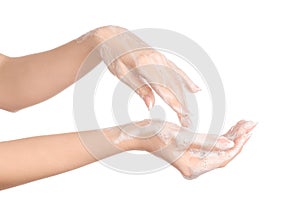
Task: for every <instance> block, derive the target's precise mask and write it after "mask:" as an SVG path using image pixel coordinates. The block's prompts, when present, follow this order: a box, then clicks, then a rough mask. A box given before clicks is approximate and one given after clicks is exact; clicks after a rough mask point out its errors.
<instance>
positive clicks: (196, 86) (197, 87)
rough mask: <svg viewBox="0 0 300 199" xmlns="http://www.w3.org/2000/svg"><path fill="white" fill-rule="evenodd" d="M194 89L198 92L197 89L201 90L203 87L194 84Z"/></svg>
mask: <svg viewBox="0 0 300 199" xmlns="http://www.w3.org/2000/svg"><path fill="white" fill-rule="evenodd" d="M194 91H195V92H197V91H201V88H200V87H199V86H198V85H196V84H195V85H194Z"/></svg>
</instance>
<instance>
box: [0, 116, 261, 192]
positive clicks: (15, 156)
mask: <svg viewBox="0 0 300 199" xmlns="http://www.w3.org/2000/svg"><path fill="white" fill-rule="evenodd" d="M254 126H255V124H253V123H251V122H246V121H240V122H239V123H237V124H236V125H235V126H234V127H232V128H231V129H230V131H229V132H228V133H227V134H225V135H224V136H220V137H219V136H216V135H206V134H195V133H193V132H191V131H189V130H188V129H185V128H181V127H179V126H177V125H175V124H172V123H169V122H164V121H151V120H144V121H141V122H137V123H130V124H126V125H122V126H117V127H111V128H107V129H103V130H95V131H86V132H79V133H66V134H57V135H48V136H39V137H33V138H25V139H20V140H14V141H7V142H2V143H0V190H1V189H6V188H9V187H13V186H17V185H21V184H24V183H27V182H30V181H34V180H38V179H41V178H46V177H49V176H53V175H56V174H59V173H63V172H67V171H70V170H72V169H76V168H79V167H82V166H84V165H87V164H90V163H92V162H95V161H96V160H101V159H103V158H106V157H109V156H112V155H114V154H117V153H120V152H123V151H128V150H145V151H148V152H150V153H153V154H154V155H156V156H158V157H160V158H162V159H164V160H166V161H167V162H169V163H171V164H172V165H173V166H174V167H175V168H177V169H178V170H179V171H180V172H181V173H182V175H183V176H184V177H186V178H188V179H193V178H196V177H198V176H199V175H201V174H203V173H205V172H208V171H211V170H213V169H216V168H219V167H223V166H225V165H226V164H227V163H228V162H230V161H231V160H232V159H233V158H234V157H235V156H236V155H237V154H238V153H239V152H240V151H241V149H242V148H243V146H244V144H245V143H246V142H247V140H248V139H249V138H250V135H251V134H250V133H249V132H250V131H251V130H252V129H253V128H254ZM203 154H206V155H203Z"/></svg>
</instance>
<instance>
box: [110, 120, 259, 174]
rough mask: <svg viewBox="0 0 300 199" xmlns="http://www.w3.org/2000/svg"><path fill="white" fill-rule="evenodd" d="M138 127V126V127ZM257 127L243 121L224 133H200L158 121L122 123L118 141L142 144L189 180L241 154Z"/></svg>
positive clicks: (225, 163) (139, 147) (142, 147)
mask: <svg viewBox="0 0 300 199" xmlns="http://www.w3.org/2000/svg"><path fill="white" fill-rule="evenodd" d="M137 127H138V128H137ZM254 127H255V124H254V123H253V122H251V121H248V122H247V121H240V122H238V123H237V124H236V125H235V126H233V127H232V128H231V129H230V130H229V131H228V132H227V133H226V134H225V135H223V136H218V135H213V134H197V133H193V132H191V131H189V130H188V129H186V128H182V127H179V126H177V125H176V124H173V123H169V122H163V121H158V120H144V121H141V122H137V123H133V124H126V125H123V126H120V127H119V128H120V129H121V131H122V133H121V134H120V135H119V138H117V139H116V140H115V143H118V144H120V143H122V142H124V143H125V142H127V143H128V141H129V142H130V140H135V141H134V143H139V144H138V145H139V146H138V147H137V148H136V149H141V150H146V151H148V152H150V153H152V154H154V155H156V156H158V157H160V158H162V159H164V160H166V161H167V162H169V163H170V164H172V165H173V166H174V167H175V168H176V169H178V170H179V171H180V172H181V173H182V175H183V176H184V177H185V178H187V179H194V178H196V177H198V176H200V175H201V174H204V173H206V172H208V171H211V170H213V169H216V168H221V167H224V166H226V165H227V164H228V163H229V162H230V161H231V160H232V159H233V158H234V157H235V156H236V155H238V154H239V153H240V152H241V150H242V148H243V146H244V144H245V143H246V142H247V141H248V139H249V138H250V136H251V133H250V131H251V130H252V129H253V128H254Z"/></svg>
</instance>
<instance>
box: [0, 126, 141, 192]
mask: <svg viewBox="0 0 300 199" xmlns="http://www.w3.org/2000/svg"><path fill="white" fill-rule="evenodd" d="M81 133H85V135H87V134H89V135H91V136H94V135H95V134H103V136H102V138H103V140H97V142H98V143H99V144H98V145H97V147H98V149H97V150H98V151H99V153H98V154H101V155H102V157H99V156H97V159H103V158H105V157H107V156H111V155H114V154H116V153H119V152H122V151H124V150H131V149H136V148H137V146H136V145H135V143H134V142H133V141H131V142H127V143H122V145H116V144H113V142H110V140H112V139H115V137H116V136H118V135H119V128H117V127H113V128H109V129H104V130H103V131H87V132H81ZM105 142H109V144H111V143H112V144H111V146H110V147H106V148H105V147H103V146H102V145H101V143H105ZM95 161H96V159H95V158H94V157H93V156H92V155H91V154H90V153H89V152H88V151H87V149H86V148H85V146H84V145H83V144H82V142H81V140H80V137H79V134H78V133H66V134H57V135H48V136H39V137H32V138H25V139H20V140H14V141H7V142H2V143H0V189H5V188H9V187H13V186H17V185H20V184H24V183H27V182H30V181H34V180H38V179H41V178H46V177H49V176H53V175H56V174H60V173H63V172H66V171H70V170H73V169H76V168H79V167H82V166H84V165H87V164H90V163H93V162H95Z"/></svg>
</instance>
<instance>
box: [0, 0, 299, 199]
mask: <svg viewBox="0 0 300 199" xmlns="http://www.w3.org/2000/svg"><path fill="white" fill-rule="evenodd" d="M299 9H300V5H298V1H274V0H273V1H262V0H259V1H256V0H252V1H240V0H236V1H232V0H230V1H215V0H211V1H205V2H203V1H193V3H192V1H191V2H189V1H183V2H182V3H176V2H175V1H158V0H152V1H114V0H107V1H88V0H85V1H69V3H67V1H54V0H52V1H48V2H45V1H14V0H11V1H6V2H5V3H4V1H1V3H0V10H1V12H0V24H1V26H0V27H1V29H0V30H1V31H0V52H1V53H3V54H6V55H9V56H21V55H25V54H30V53H35V52H40V51H44V50H48V49H51V48H54V47H57V46H59V45H61V44H63V43H65V42H68V41H70V40H72V39H74V38H76V37H78V36H80V35H81V34H83V33H85V32H87V31H89V30H91V29H93V28H96V27H99V26H103V25H108V24H113V25H119V26H123V27H126V28H128V29H137V28H149V27H154V28H165V29H170V30H174V31H177V32H180V33H182V34H184V35H186V36H188V37H190V38H191V39H193V40H194V41H196V42H197V43H199V44H200V45H201V46H202V47H203V48H204V50H205V51H206V52H207V53H208V54H209V56H210V57H211V58H212V60H213V61H214V63H215V64H216V66H217V68H218V71H219V73H220V75H221V77H222V80H223V83H224V86H225V92H226V97H227V118H226V123H225V127H224V128H225V129H228V128H229V127H230V126H231V125H233V124H234V123H235V122H237V121H238V120H240V119H251V120H254V121H257V122H259V124H258V126H257V128H256V129H255V130H254V134H253V136H252V138H251V140H250V141H249V142H248V143H247V145H246V146H245V148H244V150H243V152H242V153H241V154H240V155H239V156H238V157H237V158H236V159H235V160H234V161H233V162H231V163H230V164H229V165H228V166H227V167H226V168H224V169H219V170H215V171H212V172H210V173H207V174H205V175H203V176H201V177H199V178H197V179H196V180H193V181H187V180H185V179H183V178H182V177H181V175H180V174H179V172H177V171H176V170H175V169H174V168H172V167H169V168H167V169H165V170H162V171H160V172H157V173H152V174H148V175H128V174H122V173H118V172H115V171H113V170H110V169H108V168H106V167H104V166H102V165H100V164H99V163H95V164H91V165H89V166H86V167H84V168H80V169H77V170H74V171H71V172H68V173H65V174H61V175H58V176H55V177H51V178H48V179H43V180H40V181H36V182H33V183H29V184H26V185H22V186H19V187H16V188H12V189H8V190H4V191H1V192H0V198H3V199H4V198H20V197H26V198H27V197H30V198H71V197H76V198H81V197H82V198H83V197H84V198H101V197H102V198H104V197H106V198H116V197H125V198H129V197H130V198H163V197H166V198H172V197H176V198H183V197H184V198H189V197H190V198H231V199H233V198H241V197H242V198H254V197H268V198H271V197H276V196H278V197H285V198H299V190H297V189H298V188H299V185H297V184H296V183H294V182H296V181H297V180H298V179H299V177H300V175H299V171H298V168H299V166H300V165H299V161H298V160H299V155H298V151H299V149H300V148H299V141H298V138H299V133H300V132H299V125H298V124H299V121H298V120H299V112H300V108H299V104H298V103H299V102H300V96H299V88H298V86H299V84H300V80H299V73H298V72H297V71H299V70H297V69H298V68H299V66H300V59H299V52H300V36H299V35H300V28H299V24H300V12H299ZM109 79H111V81H116V80H114V78H113V77H112V76H111V77H110V78H109ZM204 92H205V90H204ZM72 94H73V87H70V88H68V89H67V90H65V91H63V92H62V93H60V94H59V95H57V96H55V97H54V98H52V99H50V100H48V101H46V102H43V103H41V104H39V105H36V106H33V107H31V108H28V109H25V110H22V111H20V112H18V113H14V114H12V113H7V112H5V111H0V140H1V141H4V140H11V139H16V138H22V137H29V136H35V135H41V134H51V133H59V132H69V131H74V130H76V129H75V126H74V122H73V115H72V97H73V96H72ZM100 95H101V94H100ZM103 95H105V94H103ZM138 102H139V103H140V104H141V105H138V106H142V105H143V104H142V101H138ZM101 114H102V113H101ZM103 114H110V113H107V112H103ZM0 158H1V157H0ZM0 164H1V161H0ZM0 177H1V176H0Z"/></svg>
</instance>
